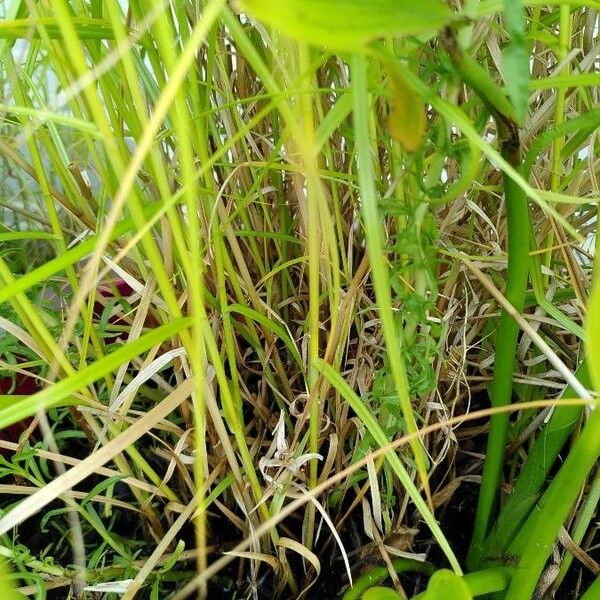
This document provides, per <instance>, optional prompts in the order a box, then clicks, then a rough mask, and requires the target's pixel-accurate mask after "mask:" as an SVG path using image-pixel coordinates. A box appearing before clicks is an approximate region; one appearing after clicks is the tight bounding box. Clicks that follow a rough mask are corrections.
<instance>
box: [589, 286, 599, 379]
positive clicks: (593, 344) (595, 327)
mask: <svg viewBox="0 0 600 600" xmlns="http://www.w3.org/2000/svg"><path fill="white" fill-rule="evenodd" d="M585 339H586V344H585V352H586V354H587V358H588V369H589V372H590V379H591V380H592V385H593V386H594V389H595V390H596V391H600V283H599V282H596V284H595V285H594V288H593V289H592V293H591V295H590V298H589V300H588V306H587V314H586V321H585Z"/></svg>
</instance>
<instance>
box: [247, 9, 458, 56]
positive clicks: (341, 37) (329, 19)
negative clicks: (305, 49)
mask: <svg viewBox="0 0 600 600" xmlns="http://www.w3.org/2000/svg"><path fill="white" fill-rule="evenodd" d="M241 5H242V8H243V9H244V10H246V11H247V12H248V13H249V14H251V15H252V16H253V17H256V18H258V19H260V20H262V21H264V22H265V23H268V24H269V25H272V26H274V27H277V28H278V29H280V30H281V31H283V32H284V33H285V34H287V35H289V36H290V37H292V38H295V39H297V40H302V41H304V42H308V43H310V44H314V45H318V46H328V47H331V48H335V49H343V50H352V49H356V48H358V47H360V46H362V45H364V44H366V43H368V42H370V41H372V40H374V39H376V38H379V37H384V36H407V35H419V34H422V33H429V32H434V31H437V30H438V29H439V28H440V27H443V26H444V25H446V24H448V23H450V22H451V21H452V20H453V18H454V17H453V13H452V12H451V11H450V10H449V9H448V8H447V7H446V6H445V4H444V3H443V2H441V1H439V0H427V1H426V2H414V1H413V0H242V2H241Z"/></svg>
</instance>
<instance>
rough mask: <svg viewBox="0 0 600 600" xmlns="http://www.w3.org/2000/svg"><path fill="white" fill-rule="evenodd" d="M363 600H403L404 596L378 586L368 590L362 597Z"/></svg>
mask: <svg viewBox="0 0 600 600" xmlns="http://www.w3.org/2000/svg"><path fill="white" fill-rule="evenodd" d="M362 600H402V596H400V594H399V593H398V592H396V591H395V590H392V589H390V588H386V587H381V586H379V585H378V586H376V587H372V588H370V589H368V590H367V591H366V592H365V593H364V594H363V595H362Z"/></svg>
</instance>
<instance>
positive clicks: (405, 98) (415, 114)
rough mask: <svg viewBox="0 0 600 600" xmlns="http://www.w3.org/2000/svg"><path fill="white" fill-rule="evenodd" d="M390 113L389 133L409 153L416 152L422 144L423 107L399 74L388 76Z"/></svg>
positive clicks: (421, 102)
mask: <svg viewBox="0 0 600 600" xmlns="http://www.w3.org/2000/svg"><path fill="white" fill-rule="evenodd" d="M390 90H391V92H392V111H391V114H390V119H389V122H388V127H389V129H390V133H391V134H392V135H393V136H394V138H396V140H398V142H400V144H402V146H404V148H405V149H406V150H408V151H409V152H414V151H415V150H418V149H419V147H420V146H421V143H422V142H423V135H424V133H425V126H426V124H427V121H426V119H425V105H424V103H423V100H422V99H421V98H420V97H419V96H418V94H417V93H416V92H415V91H414V90H413V89H412V88H410V87H409V86H408V85H407V84H406V82H405V81H404V78H403V77H402V75H400V73H398V72H393V73H391V74H390Z"/></svg>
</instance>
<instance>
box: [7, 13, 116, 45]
mask: <svg viewBox="0 0 600 600" xmlns="http://www.w3.org/2000/svg"><path fill="white" fill-rule="evenodd" d="M73 23H74V25H75V29H76V31H77V35H78V36H79V38H80V39H82V40H84V39H95V40H103V39H113V38H114V32H113V30H112V27H111V26H110V23H107V22H106V21H103V20H101V19H88V18H82V17H79V18H74V19H73ZM38 27H43V28H44V29H45V31H46V33H47V35H48V36H49V37H50V38H52V39H57V38H62V34H61V32H60V27H59V24H58V20H57V19H56V18H54V17H41V18H37V19H33V18H30V19H12V20H4V21H0V39H7V40H15V39H19V38H28V39H30V38H38V37H39V31H38Z"/></svg>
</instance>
